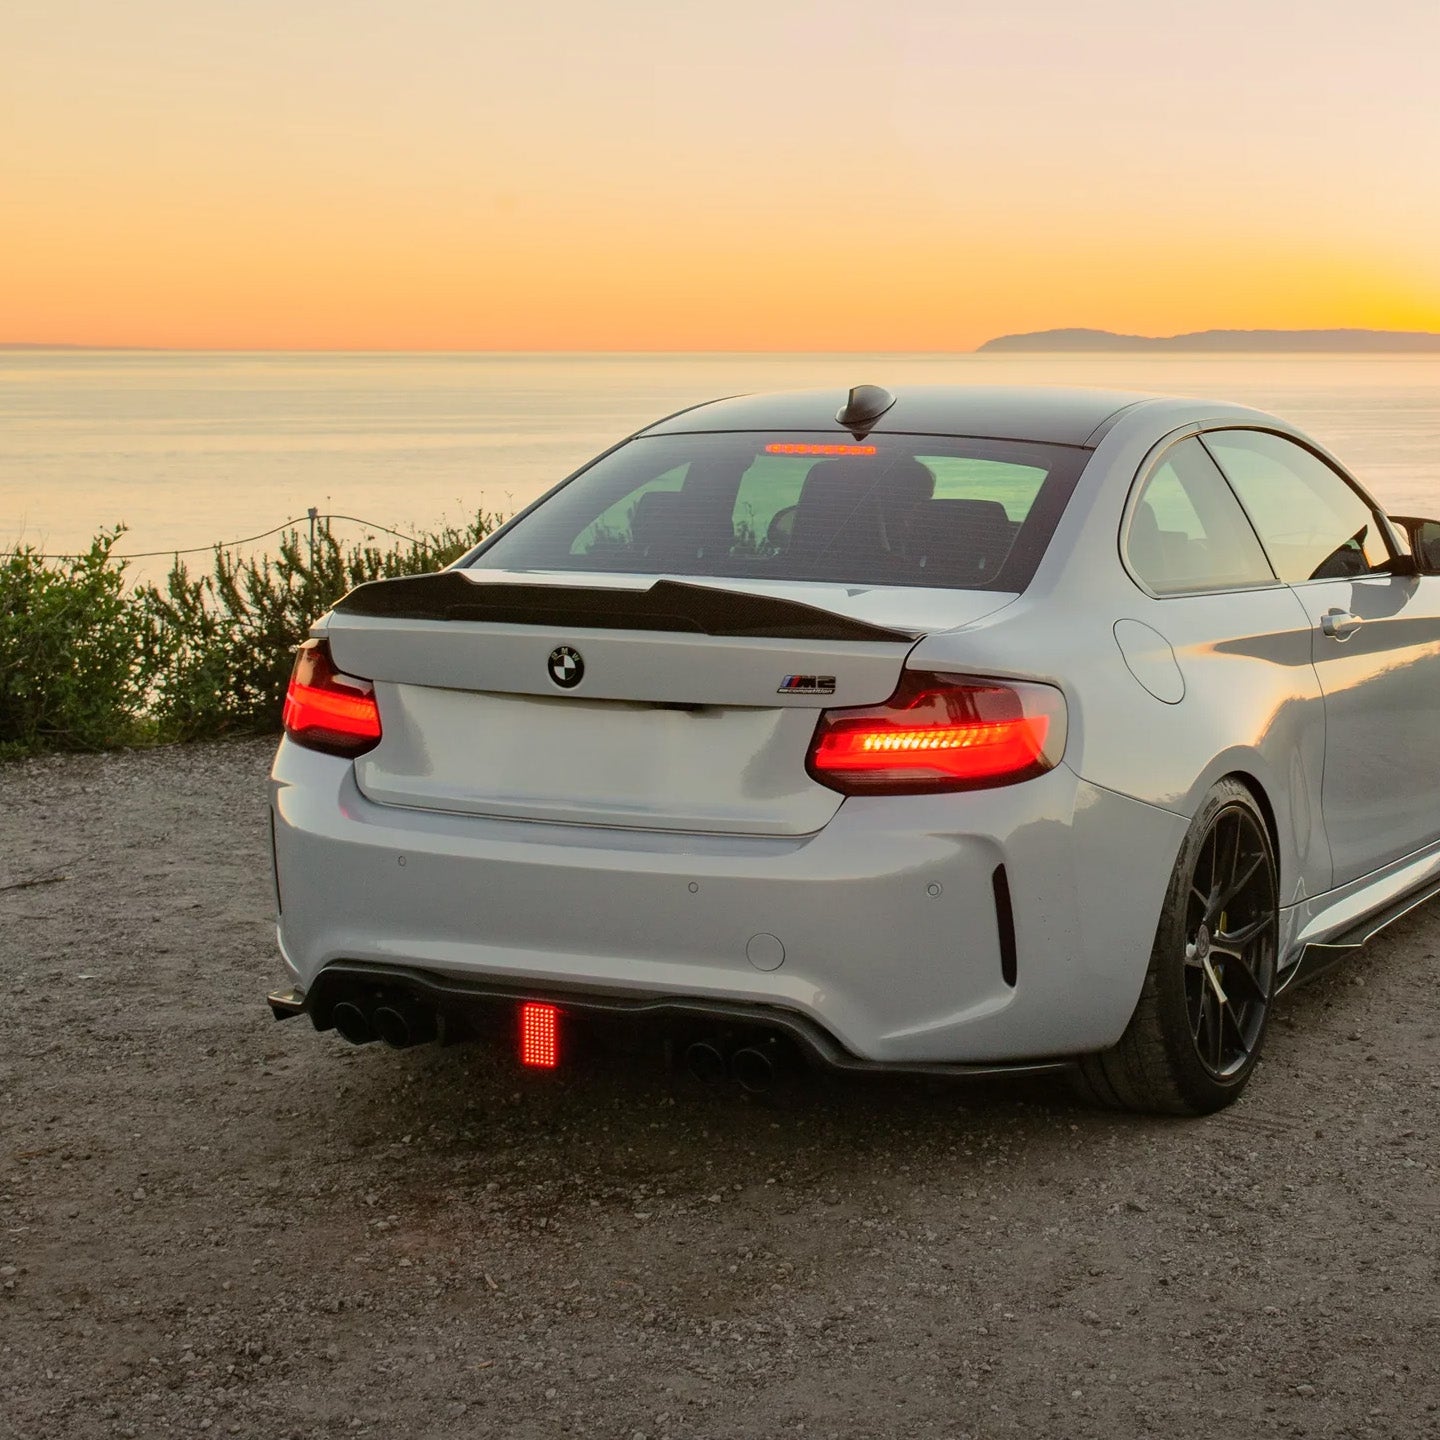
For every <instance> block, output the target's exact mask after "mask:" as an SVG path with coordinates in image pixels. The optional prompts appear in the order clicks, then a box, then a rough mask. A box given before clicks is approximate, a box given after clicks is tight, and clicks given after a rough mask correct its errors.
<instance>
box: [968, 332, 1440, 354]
mask: <svg viewBox="0 0 1440 1440" xmlns="http://www.w3.org/2000/svg"><path fill="white" fill-rule="evenodd" d="M1057 350H1065V351H1079V350H1086V351H1105V350H1209V351H1223V352H1225V353H1227V354H1235V353H1237V352H1250V353H1252V354H1254V353H1261V352H1267V351H1268V352H1270V353H1272V354H1273V353H1276V352H1280V353H1292V354H1293V353H1294V352H1295V351H1297V350H1299V351H1306V350H1308V351H1317V352H1324V353H1326V354H1332V355H1334V354H1341V355H1345V354H1349V355H1361V354H1368V355H1373V354H1384V353H1388V354H1411V355H1413V354H1417V353H1422V354H1423V353H1434V354H1440V335H1433V334H1431V333H1429V332H1428V331H1425V330H1195V331H1192V332H1191V333H1190V334H1188V335H1117V334H1115V333H1114V332H1113V331H1110V330H1035V331H1032V332H1031V333H1029V334H1027V335H1000V336H998V337H997V338H996V339H994V340H987V341H986V342H985V343H984V344H983V345H982V346H980V349H979V352H978V353H980V354H995V353H998V352H1002V351H1010V352H1015V351H1049V352H1052V353H1053V352H1054V351H1057Z"/></svg>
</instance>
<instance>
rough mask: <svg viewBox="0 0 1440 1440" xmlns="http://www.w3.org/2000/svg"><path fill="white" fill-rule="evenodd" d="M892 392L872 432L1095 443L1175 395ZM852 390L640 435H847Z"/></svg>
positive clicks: (979, 388) (740, 400) (776, 398)
mask: <svg viewBox="0 0 1440 1440" xmlns="http://www.w3.org/2000/svg"><path fill="white" fill-rule="evenodd" d="M892 393H893V394H894V396H895V403H894V404H893V405H892V406H891V407H890V408H889V409H888V410H886V411H885V413H884V414H883V415H882V416H881V417H880V419H879V421H878V422H877V423H876V424H875V425H874V426H872V427H870V433H872V434H886V433H889V434H910V435H967V436H977V437H979V438H982V439H987V440H1040V441H1047V442H1049V443H1051V444H1057V445H1087V444H1089V445H1093V444H1095V443H1097V442H1098V440H1099V438H1100V435H1101V434H1103V433H1104V431H1105V430H1106V429H1108V428H1109V423H1110V422H1112V421H1113V420H1115V419H1116V418H1117V417H1118V416H1119V415H1120V414H1121V413H1122V412H1123V411H1126V410H1129V409H1132V408H1133V407H1135V406H1137V405H1143V404H1146V403H1147V402H1150V401H1153V400H1158V399H1162V398H1170V397H1161V396H1155V395H1145V394H1138V393H1132V392H1129V391H1124V390H1087V389H1079V388H1073V387H1066V386H1059V385H905V386H901V387H898V388H897V389H895V390H894V391H892ZM848 394H849V392H848V390H841V389H826V390H787V391H777V392H774V393H771V394H762V395H735V396H731V397H730V398H729V399H725V400H711V401H708V402H707V403H705V404H702V405H696V406H694V407H693V408H691V409H689V410H682V411H680V412H679V413H678V414H676V415H671V416H669V417H667V418H666V419H664V420H659V421H657V422H656V423H655V424H654V425H649V426H647V427H646V428H645V429H644V430H642V431H641V432H640V433H641V434H643V435H683V434H693V433H695V432H697V431H699V432H704V431H725V430H819V431H827V430H828V431H835V432H836V433H837V434H843V433H845V427H844V426H842V425H840V424H839V423H838V422H837V421H836V419H835V414H836V411H838V410H839V409H840V408H841V406H843V405H844V404H845V401H846V399H847V396H848Z"/></svg>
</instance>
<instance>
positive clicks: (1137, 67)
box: [0, 0, 1440, 350]
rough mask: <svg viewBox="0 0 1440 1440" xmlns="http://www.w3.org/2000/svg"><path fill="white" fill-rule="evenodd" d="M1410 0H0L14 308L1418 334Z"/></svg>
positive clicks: (1439, 47) (590, 332) (1433, 149)
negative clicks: (1, 1)
mask: <svg viewBox="0 0 1440 1440" xmlns="http://www.w3.org/2000/svg"><path fill="white" fill-rule="evenodd" d="M1436 54H1440V5H1437V4H1435V3H1434V0H1424V3H1419V0H1372V3H1369V4H1367V5H1364V6H1360V5H1356V4H1354V3H1353V0H1343V3H1342V0H1308V3H1304V4H1300V3H1292V0H1263V3H1257V0H1193V3H1190V4H1187V5H1185V6H1184V7H1181V6H1178V5H1162V4H1157V3H1155V0H1092V3H1090V4H1087V5H1076V4H1074V3H1073V0H1065V3H1059V0H1030V3H1026V0H1020V3H1012V4H1010V5H1008V6H996V5H979V4H971V3H966V0H945V3H917V0H892V3H891V5H890V6H889V7H888V8H887V7H884V6H877V5H876V4H875V3H873V0H865V3H863V4H862V3H857V0H730V3H727V4H726V5H724V6H706V7H699V6H691V5H687V4H685V3H684V0H668V3H667V0H646V3H639V0H609V3H607V4H605V5H597V4H595V3H594V0H583V3H582V0H564V3H555V0H551V3H544V0H534V3H532V4H530V5H529V6H528V7H521V6H516V5H514V4H513V3H507V4H505V5H501V4H500V3H498V0H408V3H401V0H385V3H379V0H305V3H304V4H300V5H297V4H295V3H294V0H283V3H282V0H246V3H245V4H235V3H233V0H131V3H127V4H124V5H117V4H115V3H113V0H7V4H6V5H5V6H4V7H0V341H6V340H8V341H42V342H43V341H54V342H72V343H94V344H105V345H121V344H136V345H159V346H187V347H188V346H200V347H211V346H214V347H243V348H251V347H260V348H268V347H276V348H287V347H297V348H344V349H352V348H407V349H408V348H440V349H607V350H608V349H679V350H689V349H727V350H728V349H760V350H812V349H813V350H829V349H840V350H917V349H918V350H953V349H968V348H970V347H972V346H973V345H975V344H978V343H979V342H980V341H982V340H984V339H986V338H988V337H989V336H991V335H994V334H998V333H1004V332H1007V331H1016V330H1028V329H1039V328H1046V327H1050V326H1056V325H1094V326H1100V327H1104V328H1107V329H1115V330H1127V331H1129V330H1134V331H1142V332H1148V333H1172V332H1175V331H1179V330H1188V329H1199V328H1205V327H1209V326H1240V327H1271V326H1274V327H1304V326H1330V325H1359V326H1377V327H1394V328H1407V329H1435V330H1440V179H1437V167H1436V164H1435V156H1436V155H1437V154H1440V104H1437V103H1436V100H1435V81H1434V76H1433V73H1432V71H1433V59H1434V56H1435V55H1436Z"/></svg>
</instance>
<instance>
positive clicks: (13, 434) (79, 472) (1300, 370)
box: [0, 351, 1440, 576]
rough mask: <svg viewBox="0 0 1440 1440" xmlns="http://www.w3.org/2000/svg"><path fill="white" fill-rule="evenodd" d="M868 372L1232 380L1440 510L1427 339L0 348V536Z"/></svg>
mask: <svg viewBox="0 0 1440 1440" xmlns="http://www.w3.org/2000/svg"><path fill="white" fill-rule="evenodd" d="M866 382H868V383H875V384H880V385H902V384H906V383H920V384H947V383H954V384H966V383H969V384H1056V385H1091V386H1098V387H1102V388H1106V389H1126V390H1130V389H1138V390H1149V391H1159V392H1164V393H1168V394H1177V395H1204V396H1211V397H1215V398H1219V399H1227V400H1238V401H1241V402H1244V403H1246V404H1251V405H1257V406H1259V407H1260V408H1261V409H1264V410H1269V411H1271V412H1273V413H1275V414H1278V415H1281V416H1284V417H1285V418H1286V419H1287V420H1290V421H1292V422H1294V423H1295V424H1297V425H1299V426H1301V427H1302V428H1303V429H1305V430H1308V431H1309V432H1310V433H1311V434H1312V435H1314V436H1315V438H1316V439H1318V440H1319V441H1321V442H1322V443H1323V444H1325V445H1326V446H1328V447H1329V448H1330V449H1331V450H1333V451H1334V452H1335V453H1336V454H1337V455H1339V456H1340V458H1341V459H1342V460H1344V461H1345V462H1346V463H1347V464H1348V465H1349V466H1350V467H1351V469H1352V470H1353V471H1354V472H1355V473H1356V475H1357V476H1358V477H1359V478H1360V479H1361V480H1362V481H1363V482H1364V483H1365V484H1366V485H1367V486H1368V487H1369V488H1370V489H1371V491H1372V492H1373V493H1374V494H1375V495H1376V496H1377V497H1378V498H1379V499H1380V500H1381V501H1382V502H1383V503H1385V504H1386V505H1387V506H1388V507H1389V508H1390V509H1391V510H1393V511H1396V512H1414V511H1418V512H1419V513H1422V514H1426V515H1440V357H1433V356H1431V357H1426V356H1415V357H1411V356H1373V357H1372V356H1365V357H1338V356H1224V355H1213V356H1212V355H1166V356H1153V357H1152V356H1142V355H1105V356H1080V355H1005V356H999V355H997V356H988V355H953V356H951V355H943V356H942V355H769V354H766V355H539V354H518V355H500V354H474V355H389V354H363V355H357V354H343V355H342V354H305V355H296V354H194V353H173V352H165V353H142V352H115V351H0V546H9V545H11V544H13V543H16V542H24V543H28V544H32V545H35V546H37V547H39V548H41V549H43V550H45V551H47V552H49V553H69V552H72V551H75V550H77V549H81V548H83V547H84V546H85V545H86V544H87V543H88V541H89V539H90V537H91V536H92V535H93V534H94V532H95V531H96V529H97V528H98V527H100V526H106V525H114V524H117V523H123V524H124V525H126V526H127V527H128V529H127V533H126V535H125V536H124V537H123V540H122V542H121V544H120V546H118V547H117V550H120V551H124V552H131V553H134V552H143V551H166V552H169V551H172V550H175V549H180V548H187V547H191V546H208V545H210V544H211V543H213V542H215V541H217V540H227V541H228V540H233V539H236V538H239V537H243V536H249V535H253V534H256V533H257V532H259V531H263V530H268V529H270V528H271V527H272V526H276V525H279V524H280V523H282V522H283V521H286V520H288V519H291V518H292V517H296V516H303V515H304V514H305V511H306V509H307V508H308V507H310V506H312V505H313V506H316V507H317V508H319V509H320V510H321V511H322V512H333V513H342V514H346V515H353V516H358V517H360V518H361V519H363V520H366V521H369V522H371V523H373V524H378V525H385V526H391V527H394V528H396V529H400V530H406V529H412V528H417V527H419V528H429V527H432V526H434V525H436V524H438V523H439V522H441V521H443V520H446V519H449V520H456V521H458V520H461V519H464V518H466V517H468V516H469V515H470V514H472V513H473V512H474V511H475V510H476V509H480V508H483V509H487V510H493V511H500V512H502V513H509V512H512V511H514V510H515V509H517V508H518V507H519V506H521V505H523V504H525V503H526V502H527V501H529V500H531V499H533V498H534V497H535V496H537V495H539V494H540V493H542V492H543V491H544V490H545V489H547V488H548V487H549V486H550V485H553V484H554V483H555V482H556V481H558V480H561V479H563V478H564V477H565V476H566V475H567V474H569V473H570V471H571V470H573V469H574V468H575V467H576V466H577V465H579V464H581V463H582V462H583V461H585V460H586V459H588V458H589V457H590V456H592V455H593V454H595V452H596V451H598V450H600V449H601V448H603V447H605V446H607V445H609V444H611V443H613V442H614V441H615V440H617V439H620V438H621V437H623V436H624V435H626V434H627V433H629V432H630V431H631V430H634V429H635V428H637V427H638V426H640V425H643V424H645V423H647V422H648V421H650V420H653V419H656V418H658V417H659V416H661V415H665V414H667V413H669V412H670V411H673V410H677V409H680V408H681V407H683V406H686V405H692V404H695V403H696V402H698V401H701V400H706V399H711V398H713V397H715V396H719V395H734V394H737V393H741V392H745V391H753V390H767V389H783V388H799V387H805V386H814V385H833V386H844V385H854V384H860V383H866ZM341 528H342V527H340V526H337V529H341ZM351 528H352V529H353V528H354V527H351ZM266 543H270V544H273V543H274V542H273V541H270V542H259V543H257V544H256V545H253V546H251V547H249V548H251V549H259V548H263V546H264V545H265V544H266ZM196 558H197V559H198V560H199V561H200V562H202V563H203V561H204V558H205V557H204V556H203V555H202V556H198V557H196ZM166 564H167V561H166V560H165V559H144V560H137V561H136V562H134V565H133V568H132V574H135V575H142V576H156V575H159V574H161V573H163V571H164V570H165V568H166Z"/></svg>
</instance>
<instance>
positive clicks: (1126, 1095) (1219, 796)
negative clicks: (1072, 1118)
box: [1075, 779, 1280, 1115]
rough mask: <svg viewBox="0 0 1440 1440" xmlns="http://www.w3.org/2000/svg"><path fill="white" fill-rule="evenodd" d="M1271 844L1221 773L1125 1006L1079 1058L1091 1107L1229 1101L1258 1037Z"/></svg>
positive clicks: (1270, 928)
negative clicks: (1118, 1027)
mask: <svg viewBox="0 0 1440 1440" xmlns="http://www.w3.org/2000/svg"><path fill="white" fill-rule="evenodd" d="M1278 905H1279V877H1278V874H1277V871H1276V865H1275V850H1274V846H1273V845H1272V843H1271V840H1270V832H1269V830H1268V829H1267V827H1266V824H1265V820H1264V817H1263V816H1262V815H1261V814H1260V811H1259V808H1258V806H1257V805H1256V802H1255V797H1254V795H1253V794H1252V793H1251V792H1250V790H1249V789H1248V788H1247V787H1246V786H1245V785H1243V784H1241V783H1240V781H1238V780H1231V779H1226V780H1222V781H1220V783H1219V784H1218V785H1216V786H1215V788H1214V789H1213V790H1212V791H1211V792H1210V793H1209V795H1207V796H1206V797H1205V801H1204V803H1203V804H1202V805H1201V806H1200V809H1199V811H1198V812H1197V813H1196V815H1195V818H1194V820H1193V821H1192V822H1191V825H1190V830H1189V832H1188V834H1187V835H1186V837H1185V840H1184V843H1183V844H1182V845H1181V847H1180V854H1179V856H1178V858H1177V859H1176V862H1175V868H1174V871H1173V873H1172V875H1171V879H1170V885H1169V888H1168V890H1167V891H1166V895H1165V903H1164V905H1163V907H1162V909H1161V913H1160V923H1159V925H1158V926H1157V927H1156V931H1155V943H1154V947H1153V948H1152V950H1151V953H1150V964H1149V968H1148V970H1147V971H1146V974H1145V980H1144V984H1143V985H1142V987H1141V991H1140V998H1139V1001H1138V1002H1137V1003H1136V1006H1135V1013H1134V1014H1133V1015H1132V1016H1131V1018H1130V1023H1129V1025H1128V1026H1126V1029H1125V1033H1124V1035H1122V1036H1121V1037H1120V1040H1119V1041H1118V1042H1117V1043H1116V1044H1115V1045H1114V1046H1113V1047H1112V1048H1111V1049H1109V1050H1106V1051H1104V1052H1102V1053H1101V1054H1099V1055H1087V1056H1085V1057H1084V1058H1083V1059H1082V1060H1081V1061H1080V1062H1079V1065H1078V1072H1077V1074H1076V1076H1075V1083H1076V1088H1077V1090H1079V1092H1080V1093H1081V1095H1082V1096H1083V1097H1084V1098H1086V1099H1088V1100H1090V1101H1092V1102H1095V1103H1098V1104H1102V1105H1107V1106H1110V1107H1112V1108H1117V1109H1124V1110H1140V1111H1149V1112H1152V1113H1154V1112H1158V1113H1162V1114H1170V1115H1205V1114H1209V1113H1210V1112H1211V1111H1214V1110H1219V1109H1221V1108H1222V1107H1223V1106H1225V1105H1229V1104H1230V1103H1231V1102H1232V1101H1234V1100H1236V1099H1238V1098H1239V1096H1240V1093H1241V1092H1242V1091H1243V1090H1244V1088H1245V1086H1246V1084H1247V1083H1248V1082H1249V1079H1250V1076H1251V1074H1252V1073H1253V1071H1254V1069H1255V1063H1256V1061H1257V1060H1258V1058H1259V1055H1260V1047H1261V1044H1262V1043H1263V1041H1264V1038H1265V1027H1266V1023H1267V1022H1268V1020H1269V1018H1270V1006H1271V1002H1272V1000H1273V999H1274V995H1275V971H1276V965H1277V963H1278V958H1279V956H1278V947H1279V930H1280V922H1279V908H1278Z"/></svg>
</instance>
